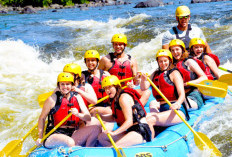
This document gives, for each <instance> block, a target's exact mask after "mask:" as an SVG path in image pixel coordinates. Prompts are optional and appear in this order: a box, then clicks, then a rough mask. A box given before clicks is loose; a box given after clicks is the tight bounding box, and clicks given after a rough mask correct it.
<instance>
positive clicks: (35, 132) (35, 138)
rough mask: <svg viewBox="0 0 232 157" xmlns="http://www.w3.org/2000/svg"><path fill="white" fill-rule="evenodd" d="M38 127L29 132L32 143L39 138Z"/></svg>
mask: <svg viewBox="0 0 232 157" xmlns="http://www.w3.org/2000/svg"><path fill="white" fill-rule="evenodd" d="M38 132H39V131H38V127H36V128H35V129H34V130H33V131H32V132H31V137H32V138H33V140H34V141H36V140H37V139H38V138H39V135H38Z"/></svg>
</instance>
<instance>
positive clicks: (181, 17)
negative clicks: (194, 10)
mask: <svg viewBox="0 0 232 157" xmlns="http://www.w3.org/2000/svg"><path fill="white" fill-rule="evenodd" d="M183 18H185V19H187V18H189V16H180V17H179V19H183Z"/></svg>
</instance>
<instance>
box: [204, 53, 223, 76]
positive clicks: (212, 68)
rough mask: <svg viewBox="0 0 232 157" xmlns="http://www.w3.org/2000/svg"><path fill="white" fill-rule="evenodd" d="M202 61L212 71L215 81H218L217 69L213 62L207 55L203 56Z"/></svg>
mask: <svg viewBox="0 0 232 157" xmlns="http://www.w3.org/2000/svg"><path fill="white" fill-rule="evenodd" d="M204 61H205V63H206V65H208V66H209V68H210V69H211V70H212V72H213V73H214V75H215V76H216V77H217V79H219V77H220V75H219V69H218V67H217V64H216V63H215V61H214V60H213V59H212V58H211V57H210V56H208V55H205V56H204Z"/></svg>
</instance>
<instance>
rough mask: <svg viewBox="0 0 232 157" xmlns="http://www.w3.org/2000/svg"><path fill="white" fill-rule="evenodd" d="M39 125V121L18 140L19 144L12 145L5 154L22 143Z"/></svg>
mask: <svg viewBox="0 0 232 157" xmlns="http://www.w3.org/2000/svg"><path fill="white" fill-rule="evenodd" d="M37 126H38V123H36V124H35V125H34V126H33V127H32V128H31V130H29V131H28V132H27V133H26V135H24V136H23V138H21V139H20V140H19V141H18V142H17V144H15V145H13V146H12V147H11V149H10V150H9V151H8V152H7V153H6V154H5V156H8V155H9V154H10V153H11V152H12V151H13V150H14V149H15V148H16V147H17V146H18V145H19V144H20V143H22V142H23V141H24V140H25V139H26V138H27V136H28V135H30V134H31V132H32V131H33V130H34V129H35V128H36V127H37Z"/></svg>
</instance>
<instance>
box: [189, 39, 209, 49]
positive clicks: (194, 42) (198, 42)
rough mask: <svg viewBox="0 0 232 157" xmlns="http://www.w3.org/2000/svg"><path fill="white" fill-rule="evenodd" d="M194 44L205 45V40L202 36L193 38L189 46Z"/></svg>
mask: <svg viewBox="0 0 232 157" xmlns="http://www.w3.org/2000/svg"><path fill="white" fill-rule="evenodd" d="M193 45H203V46H204V47H205V42H204V40H202V39H201V38H192V39H191V40H190V42H189V48H191V47H192V46H193Z"/></svg>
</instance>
